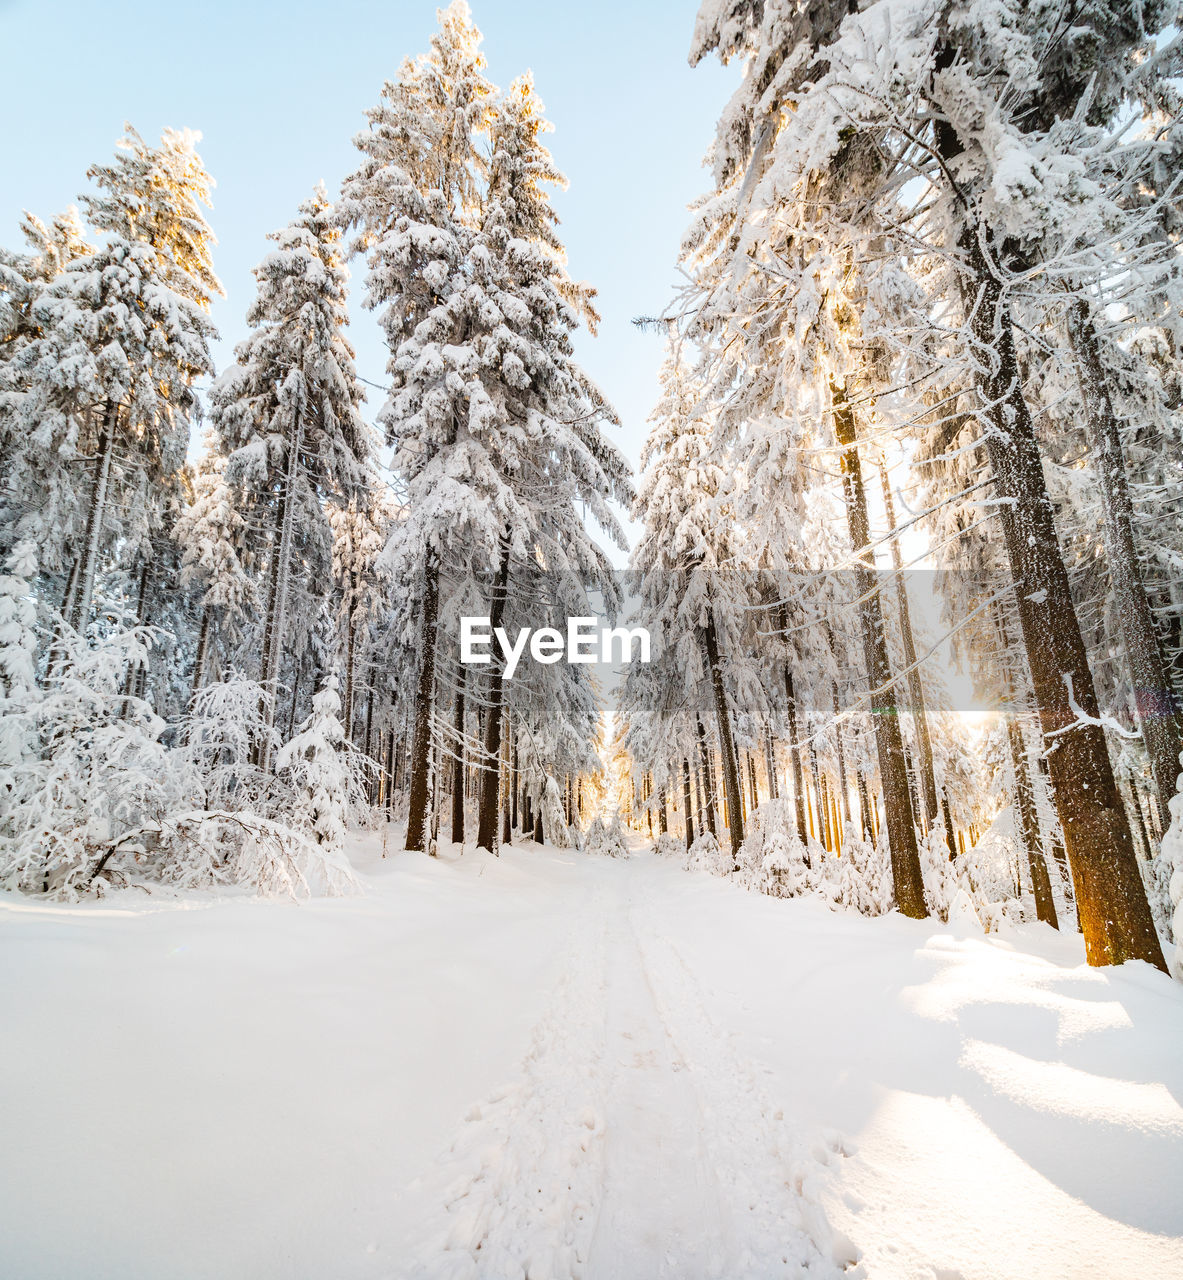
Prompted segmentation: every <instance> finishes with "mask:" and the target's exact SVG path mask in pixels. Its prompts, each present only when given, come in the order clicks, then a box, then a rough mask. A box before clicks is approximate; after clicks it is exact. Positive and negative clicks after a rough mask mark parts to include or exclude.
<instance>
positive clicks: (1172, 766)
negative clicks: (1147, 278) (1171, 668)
mask: <svg viewBox="0 0 1183 1280" xmlns="http://www.w3.org/2000/svg"><path fill="white" fill-rule="evenodd" d="M1068 336H1069V338H1070V340H1071V343H1072V349H1073V352H1074V353H1075V356H1076V363H1077V368H1078V370H1079V377H1080V390H1081V396H1082V397H1083V400H1084V408H1085V415H1086V417H1087V418H1088V423H1089V432H1090V434H1091V436H1092V443H1093V448H1094V450H1095V451H1096V454H1097V463H1098V470H1099V472H1100V490H1101V506H1102V510H1103V512H1104V531H1105V552H1106V558H1107V559H1108V561H1109V578H1110V581H1111V582H1112V583H1113V594H1114V596H1115V597H1116V599H1117V615H1118V619H1119V622H1120V625H1121V638H1122V642H1123V644H1124V645H1125V651H1126V659H1127V661H1128V662H1129V668H1130V676H1131V678H1132V681H1133V686H1134V710H1135V714H1136V715H1137V717H1138V726H1139V728H1140V729H1141V731H1142V741H1143V742H1144V743H1145V744H1146V754H1147V755H1148V756H1149V757H1150V769H1151V772H1152V774H1153V775H1154V787H1155V793H1156V796H1157V800H1158V818H1159V824H1160V825H1161V827H1162V829H1163V830H1164V831H1165V830H1166V829H1167V827H1169V826H1170V822H1171V815H1170V809H1169V805H1170V802H1171V797H1172V796H1173V795H1174V794H1175V788H1176V785H1177V784H1178V780H1179V752H1180V750H1181V749H1183V743H1181V741H1180V730H1179V706H1178V703H1177V701H1176V698H1175V694H1174V690H1173V689H1172V688H1171V681H1170V677H1169V675H1168V674H1167V664H1166V662H1165V660H1164V659H1163V653H1162V645H1161V643H1160V641H1159V636H1158V632H1157V630H1156V629H1155V625H1154V615H1153V614H1152V612H1151V610H1150V601H1149V600H1148V599H1147V598H1146V588H1145V586H1144V585H1143V582H1142V569H1141V565H1140V563H1139V558H1138V548H1137V545H1136V543H1135V542H1134V528H1133V521H1134V504H1133V501H1132V499H1131V497H1130V486H1129V481H1128V479H1127V478H1126V468H1125V456H1124V453H1123V450H1122V445H1121V435H1120V432H1119V430H1118V425H1117V415H1116V414H1115V413H1114V411H1113V401H1112V399H1111V397H1110V394H1109V382H1108V379H1107V378H1106V376H1105V366H1104V363H1103V361H1102V359H1101V350H1100V344H1099V342H1098V340H1097V331H1096V328H1095V326H1094V324H1093V321H1092V317H1091V316H1090V315H1089V313H1088V307H1087V306H1086V304H1085V303H1084V302H1083V301H1082V300H1077V301H1075V302H1073V303H1072V304H1071V305H1070V306H1069V308H1068Z"/></svg>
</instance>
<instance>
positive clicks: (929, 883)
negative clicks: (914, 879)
mask: <svg viewBox="0 0 1183 1280" xmlns="http://www.w3.org/2000/svg"><path fill="white" fill-rule="evenodd" d="M919 845H920V871H921V874H922V875H923V877H924V897H925V901H926V902H927V903H928V909H929V911H930V912H931V913H932V914H933V915H934V916H936V917H938V918H939V919H941V920H947V919H948V918H949V905H950V903H951V902H952V901H953V898H954V897H955V896H956V894H957V872H956V868H955V867H954V864H953V863H952V862H950V861H949V846H948V844H947V843H946V841H945V832H944V829H943V828H942V827H941V826H939V825H936V826H933V827H932V828H931V829H930V830H929V833H928V835H926V836H924V837H922V838H921V839H920V840H919Z"/></svg>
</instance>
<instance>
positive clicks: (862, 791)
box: [858, 769, 875, 840]
mask: <svg viewBox="0 0 1183 1280" xmlns="http://www.w3.org/2000/svg"><path fill="white" fill-rule="evenodd" d="M858 807H859V819H860V822H861V825H862V829H863V839H864V840H874V839H875V827H874V824H873V823H872V821H871V799H870V797H869V796H868V794H867V779H866V778H865V777H864V776H863V772H862V770H861V769H860V770H859V772H858Z"/></svg>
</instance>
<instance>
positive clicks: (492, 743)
mask: <svg viewBox="0 0 1183 1280" xmlns="http://www.w3.org/2000/svg"><path fill="white" fill-rule="evenodd" d="M508 587H509V542H508V540H506V541H504V542H503V544H502V548H501V562H500V564H498V566H497V577H496V580H495V581H494V583H493V592H492V597H491V599H490V602H489V625H490V627H491V628H497V627H499V626H501V623H502V621H503V619H504V618H505V598H506V595H507V594H508ZM504 680H505V667H504V659H502V658H501V657H495V658H494V659H493V671H492V675H491V676H490V679H489V715H488V720H487V722H486V724H485V750H484V756H483V758H482V760H481V800H480V810H479V817H478V819H477V835H476V842H477V847H478V848H480V849H487V850H488V851H489V852H490V853H496V852H497V827H498V822H497V817H498V813H497V799H498V794H499V790H500V788H499V781H500V773H501V770H500V769H499V768H498V762H499V761H500V759H501V719H502V711H503V705H502V703H503V694H504Z"/></svg>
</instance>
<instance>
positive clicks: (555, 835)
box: [542, 775, 570, 849]
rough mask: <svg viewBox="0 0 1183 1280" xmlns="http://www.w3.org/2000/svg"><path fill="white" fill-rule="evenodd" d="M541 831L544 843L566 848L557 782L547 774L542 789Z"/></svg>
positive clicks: (564, 826) (561, 801) (564, 822)
mask: <svg viewBox="0 0 1183 1280" xmlns="http://www.w3.org/2000/svg"><path fill="white" fill-rule="evenodd" d="M542 833H543V839H544V840H545V841H546V843H547V844H550V845H554V847H555V848H556V849H566V848H567V847H568V845H569V843H570V836H569V832H568V828H567V815H566V814H565V813H564V812H563V797H562V796H561V795H560V794H559V784H558V783H557V782H556V781H555V780H554V778H552V777H550V776H549V775H548V776H547V779H546V785H545V786H544V787H543V790H542Z"/></svg>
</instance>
